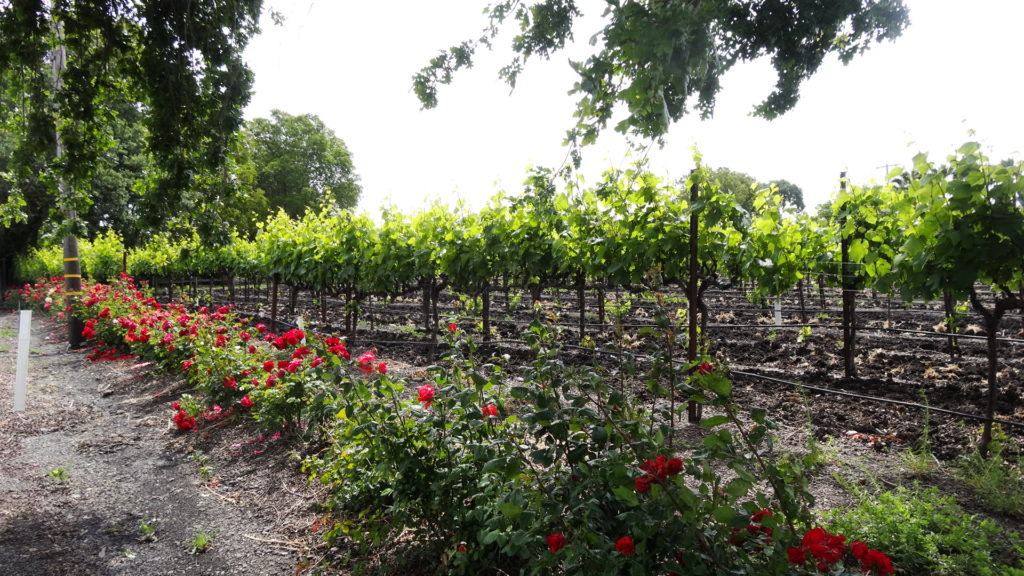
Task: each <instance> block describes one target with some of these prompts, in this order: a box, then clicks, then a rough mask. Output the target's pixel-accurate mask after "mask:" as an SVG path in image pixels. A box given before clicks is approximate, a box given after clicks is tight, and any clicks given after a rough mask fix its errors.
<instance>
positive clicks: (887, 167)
mask: <svg viewBox="0 0 1024 576" xmlns="http://www.w3.org/2000/svg"><path fill="white" fill-rule="evenodd" d="M894 166H899V164H897V163H892V164H890V163H888V162H886V163H885V164H883V165H881V166H875V170H878V169H879V168H885V181H886V182H888V181H889V168H892V167H894Z"/></svg>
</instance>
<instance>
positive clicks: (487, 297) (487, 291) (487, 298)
mask: <svg viewBox="0 0 1024 576" xmlns="http://www.w3.org/2000/svg"><path fill="white" fill-rule="evenodd" d="M481 298H482V300H483V302H482V304H483V308H484V309H483V320H484V342H490V341H491V284H490V282H485V283H484V290H483V294H482V296H481Z"/></svg>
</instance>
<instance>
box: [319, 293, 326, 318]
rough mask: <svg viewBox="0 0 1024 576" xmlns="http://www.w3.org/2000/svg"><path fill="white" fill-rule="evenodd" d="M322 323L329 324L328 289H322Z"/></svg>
mask: <svg viewBox="0 0 1024 576" xmlns="http://www.w3.org/2000/svg"><path fill="white" fill-rule="evenodd" d="M320 323H321V324H323V325H325V326H326V325H327V290H321V291H320Z"/></svg>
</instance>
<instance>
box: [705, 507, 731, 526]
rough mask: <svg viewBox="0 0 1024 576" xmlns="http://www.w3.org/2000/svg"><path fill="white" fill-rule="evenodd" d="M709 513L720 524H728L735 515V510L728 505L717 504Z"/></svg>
mask: <svg viewBox="0 0 1024 576" xmlns="http://www.w3.org/2000/svg"><path fill="white" fill-rule="evenodd" d="M711 515H712V516H714V517H715V520H718V521H719V522H721V523H722V524H728V523H729V522H731V521H732V519H733V518H734V517H735V516H736V510H734V509H733V508H731V507H729V506H719V507H718V508H715V509H714V510H712V511H711Z"/></svg>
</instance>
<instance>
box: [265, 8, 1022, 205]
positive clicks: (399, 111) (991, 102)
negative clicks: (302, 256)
mask: <svg viewBox="0 0 1024 576" xmlns="http://www.w3.org/2000/svg"><path fill="white" fill-rule="evenodd" d="M579 4H580V5H581V9H582V10H583V11H584V13H585V15H586V18H585V19H584V21H583V22H582V27H581V28H579V29H577V31H576V38H577V39H578V40H580V42H579V43H578V44H579V45H577V46H574V47H572V48H571V49H570V51H569V52H568V53H560V54H558V55H556V56H555V57H554V58H553V59H552V60H550V61H542V60H537V61H532V62H530V63H529V64H528V66H527V69H526V71H525V72H524V73H523V74H522V76H521V77H520V79H519V82H518V84H517V87H516V89H515V91H511V92H510V90H509V88H508V87H507V86H506V85H505V84H503V83H502V82H501V81H500V80H499V79H498V77H497V71H498V69H499V68H500V67H501V66H503V65H504V64H505V63H507V61H508V59H509V52H508V51H507V50H503V49H504V46H501V45H500V44H499V45H496V48H498V49H499V50H497V51H496V52H495V53H479V55H478V60H477V63H476V65H475V66H474V68H473V69H472V70H468V71H463V72H462V73H461V74H460V75H458V76H457V77H456V80H455V83H454V84H452V85H451V86H447V87H442V88H441V90H440V94H439V99H440V105H439V106H438V107H437V108H436V109H434V110H422V109H421V107H420V104H419V102H418V101H417V99H416V96H415V94H413V92H412V90H411V86H412V76H413V74H415V73H416V72H417V71H418V70H419V69H420V68H422V67H423V66H424V65H426V64H427V62H428V60H429V59H430V58H431V57H433V56H434V55H435V54H437V53H438V51H439V50H440V49H442V48H445V47H448V46H450V45H452V44H455V43H457V42H459V41H461V40H464V39H468V38H473V37H476V36H478V35H479V32H480V30H481V28H482V26H483V25H484V23H485V22H484V17H483V15H482V8H483V6H484V5H485V4H484V3H479V4H477V3H473V2H469V1H466V0H432V1H430V2H424V1H422V0H419V1H412V0H397V1H392V2H365V1H338V0H291V1H285V0H268V1H267V3H266V7H267V8H270V9H273V10H276V11H278V12H281V13H282V14H284V16H285V22H284V24H283V26H275V25H273V24H272V23H271V22H270V21H269V19H268V18H264V22H263V25H262V27H263V32H262V33H261V35H260V36H258V37H256V38H254V39H253V40H252V42H251V44H250V47H249V49H248V50H247V52H246V59H247V61H248V63H249V65H250V67H251V68H252V70H253V71H254V73H255V74H256V83H255V87H254V95H253V98H252V102H251V104H250V105H249V107H248V108H247V110H246V116H247V117H248V118H256V117H267V116H269V113H270V110H272V109H275V108H277V109H280V110H283V111H284V112H287V113H289V114H306V113H311V114H315V115H317V116H319V117H320V118H321V119H322V120H323V121H324V123H325V124H326V125H327V126H328V127H329V128H331V129H332V130H334V132H335V134H336V135H337V136H338V137H340V138H341V139H342V140H344V141H345V142H346V144H347V145H348V147H349V149H350V150H351V152H352V154H353V158H354V162H355V168H356V171H357V172H358V174H359V176H360V178H361V183H362V186H363V196H362V199H361V201H360V208H361V209H364V210H366V211H367V212H369V213H371V214H375V213H376V212H377V207H378V206H380V205H382V204H385V203H391V204H394V205H396V206H398V207H400V208H402V209H403V210H405V211H407V212H412V211H414V210H416V209H417V208H419V207H421V206H424V205H426V204H427V203H428V202H429V201H432V200H433V199H441V200H444V201H447V202H449V203H453V202H454V201H455V200H456V199H462V200H464V201H465V202H466V203H467V204H468V205H470V206H471V207H474V208H476V207H480V206H482V205H483V204H484V203H485V202H486V200H487V199H488V198H490V197H491V196H493V195H494V194H495V192H497V191H498V190H506V191H509V192H516V191H519V190H520V189H521V188H522V181H523V179H524V178H525V175H526V169H527V167H529V166H548V167H555V168H557V167H558V166H560V165H561V164H562V163H563V162H564V160H565V156H566V149H565V148H564V147H562V145H561V142H562V139H563V137H564V135H565V132H566V130H567V129H568V128H569V127H570V126H571V122H572V112H573V109H574V101H573V99H572V98H571V97H570V96H568V95H567V92H568V91H569V90H570V89H571V88H572V85H573V82H574V80H575V74H574V73H573V71H572V69H571V68H570V67H569V64H568V60H569V59H570V58H574V59H581V58H582V55H583V54H585V53H587V52H586V51H587V50H588V49H589V48H590V47H589V46H587V44H586V40H587V39H588V38H589V37H590V36H591V35H592V34H593V33H594V32H596V31H597V30H599V29H600V20H599V15H600V14H599V12H600V7H601V6H603V4H604V2H598V1H597V0H594V1H592V2H580V3H579ZM907 5H908V6H909V8H910V11H911V14H910V17H911V25H910V27H909V28H908V29H907V30H906V31H905V32H904V34H903V36H902V37H900V38H898V39H897V40H896V41H895V42H891V43H884V44H880V45H876V46H874V47H873V48H872V49H871V50H870V51H869V52H867V53H866V54H864V55H862V56H860V57H859V58H857V59H855V60H854V61H853V62H852V63H851V64H850V65H848V66H843V65H841V64H840V63H839V62H838V61H837V60H836V59H835V58H832V59H830V60H828V61H826V63H825V65H823V66H822V68H821V70H820V71H819V72H818V74H817V75H815V76H814V77H813V78H812V79H811V80H809V81H808V82H806V83H805V84H804V87H803V89H802V91H801V99H800V102H799V103H798V104H797V106H796V108H795V109H794V110H792V111H791V112H789V113H788V114H786V115H785V116H783V117H781V118H779V119H777V120H774V121H771V122H769V121H766V120H762V119H758V118H752V117H750V116H749V112H750V110H751V109H752V108H753V106H754V105H755V104H757V103H758V102H760V101H761V100H762V99H763V98H764V97H765V96H766V95H767V94H768V93H769V92H770V90H771V87H772V85H773V84H774V76H773V70H772V69H771V66H770V64H769V63H768V62H767V61H759V62H754V63H752V64H748V65H738V66H737V67H736V68H734V69H733V71H731V72H730V73H729V74H728V75H726V76H725V77H724V78H723V80H722V86H723V88H722V91H721V93H720V95H719V98H718V105H717V107H716V111H715V117H714V118H713V119H712V120H710V121H700V120H699V118H697V117H696V116H693V117H692V118H691V117H687V118H686V119H684V120H683V121H682V122H679V123H677V124H676V125H674V126H673V127H672V129H671V131H670V132H669V134H668V136H667V137H666V146H665V147H664V148H661V149H658V148H654V149H652V150H651V151H650V154H649V156H650V161H651V168H652V169H653V170H654V171H655V172H656V173H658V174H661V175H664V176H666V177H671V178H676V177H679V176H682V175H684V174H686V173H687V172H688V171H689V169H690V168H691V167H692V161H691V159H690V158H691V151H690V149H691V148H692V147H693V146H694V145H696V146H697V147H698V148H699V149H700V150H701V152H702V154H703V155H704V160H705V163H707V164H709V165H710V166H712V167H719V166H725V167H728V168H731V169H733V170H738V171H741V172H747V173H749V174H751V175H752V176H754V177H756V178H758V179H759V180H761V181H768V180H772V179H780V178H782V179H786V180H789V181H791V182H794V183H795V184H797V185H799V186H800V187H801V188H803V190H804V197H805V200H806V202H807V204H808V205H809V206H813V205H815V204H818V203H820V202H823V201H825V200H827V199H828V197H829V196H830V195H831V194H832V192H833V191H834V190H835V188H836V187H837V184H836V182H837V178H838V176H839V172H840V171H842V170H847V171H848V176H849V178H850V179H851V180H852V181H853V182H854V183H865V184H866V183H868V182H869V181H871V180H872V179H874V180H882V179H884V176H885V172H886V168H885V167H886V166H889V167H892V166H893V165H896V164H899V165H909V164H910V162H911V159H912V158H913V156H914V155H915V154H917V153H918V152H928V153H929V154H930V155H931V156H932V157H933V158H935V159H942V158H944V157H945V156H946V155H948V154H951V153H952V152H953V151H954V150H955V149H956V148H957V147H958V146H959V145H960V144H961V143H963V142H965V141H967V140H968V139H972V138H973V139H976V140H978V141H980V142H982V144H983V145H984V146H985V147H986V150H987V151H988V152H989V153H990V154H991V155H992V156H993V160H999V159H1002V158H1005V157H1014V158H1016V159H1018V160H1019V159H1021V158H1022V157H1024V153H1022V152H1024V107H1022V101H1024V95H1022V90H1024V77H1022V75H1021V72H1020V71H1021V66H1022V60H1024V58H1022V56H1024V43H1022V42H1021V40H1020V26H1021V25H1022V22H1024V1H1021V0H972V1H970V2H967V1H964V0H960V1H956V2H954V1H952V0H907ZM588 6H593V7H592V8H591V9H590V10H589V12H588V10H587V8H588ZM505 44H506V45H507V42H506V43H505ZM970 130H973V131H975V132H976V135H975V136H973V137H971V136H969V133H968V132H969V131H970ZM631 161H632V159H631V158H627V156H626V147H625V145H624V143H623V141H622V139H621V138H619V137H617V135H614V134H609V135H608V136H607V137H602V139H601V140H600V141H599V142H598V144H597V145H594V146H591V147H589V148H587V149H586V150H585V156H584V166H583V168H584V170H583V173H584V175H585V177H586V178H587V182H590V183H593V182H595V181H596V180H597V177H598V175H599V174H600V173H601V172H603V171H604V170H606V169H607V168H610V167H618V168H621V167H625V166H627V165H628V164H629V162H631Z"/></svg>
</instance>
